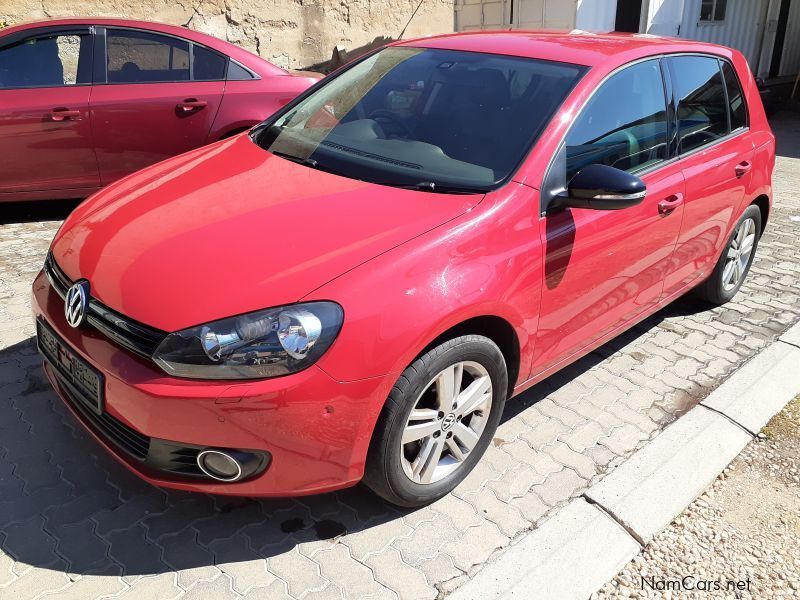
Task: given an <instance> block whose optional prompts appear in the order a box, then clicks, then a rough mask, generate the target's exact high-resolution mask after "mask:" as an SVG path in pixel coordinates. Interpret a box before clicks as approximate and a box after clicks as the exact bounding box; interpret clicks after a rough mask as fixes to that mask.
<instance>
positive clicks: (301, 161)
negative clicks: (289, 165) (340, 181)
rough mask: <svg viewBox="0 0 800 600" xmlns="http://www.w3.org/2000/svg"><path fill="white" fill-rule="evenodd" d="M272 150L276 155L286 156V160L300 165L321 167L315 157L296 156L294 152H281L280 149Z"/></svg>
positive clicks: (314, 167)
mask: <svg viewBox="0 0 800 600" xmlns="http://www.w3.org/2000/svg"><path fill="white" fill-rule="evenodd" d="M270 152H271V153H272V154H274V155H275V156H280V157H281V158H285V159H286V160H290V161H292V162H295V163H297V164H298V165H305V166H307V167H311V168H312V169H317V168H319V163H318V162H317V161H315V160H314V159H313V158H303V157H302V156H295V155H294V154H289V153H288V152H281V151H280V150H270Z"/></svg>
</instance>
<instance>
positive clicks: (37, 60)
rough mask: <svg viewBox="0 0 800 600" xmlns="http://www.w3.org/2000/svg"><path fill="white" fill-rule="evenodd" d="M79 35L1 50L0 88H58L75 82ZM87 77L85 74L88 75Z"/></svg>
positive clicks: (25, 42)
mask: <svg viewBox="0 0 800 600" xmlns="http://www.w3.org/2000/svg"><path fill="white" fill-rule="evenodd" d="M83 39H88V37H87V36H80V35H74V34H70V35H55V36H50V37H42V38H35V39H29V40H25V41H24V42H21V43H19V44H15V45H14V46H10V47H8V48H3V49H2V50H0V88H10V87H59V86H64V85H75V84H76V83H84V81H79V79H78V62H79V58H80V54H81V41H82V40H83ZM87 75H88V73H87Z"/></svg>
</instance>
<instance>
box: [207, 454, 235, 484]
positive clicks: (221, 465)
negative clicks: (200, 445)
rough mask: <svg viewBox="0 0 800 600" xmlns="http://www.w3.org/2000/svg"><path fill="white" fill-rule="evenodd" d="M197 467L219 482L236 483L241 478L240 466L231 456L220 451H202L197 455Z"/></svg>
mask: <svg viewBox="0 0 800 600" xmlns="http://www.w3.org/2000/svg"><path fill="white" fill-rule="evenodd" d="M197 466H198V467H200V469H201V470H202V471H203V473H205V474H206V475H208V476H209V477H213V478H214V479H217V480H219V481H236V480H237V479H240V478H241V477H242V465H241V464H240V463H239V461H237V460H236V459H235V458H234V457H233V456H231V455H230V454H228V453H227V452H222V451H220V450H203V451H202V452H200V453H199V454H198V455H197Z"/></svg>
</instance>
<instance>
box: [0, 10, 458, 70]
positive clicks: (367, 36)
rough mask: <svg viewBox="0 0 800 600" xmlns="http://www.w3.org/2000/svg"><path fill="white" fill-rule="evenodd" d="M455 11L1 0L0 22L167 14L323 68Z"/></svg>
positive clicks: (437, 25) (449, 18)
mask: <svg viewBox="0 0 800 600" xmlns="http://www.w3.org/2000/svg"><path fill="white" fill-rule="evenodd" d="M415 10H416V14H415V15H414V17H413V18H412V14H414V11H415ZM453 15H454V13H453V0H240V1H237V0H177V1H176V0H0V25H2V23H3V22H5V23H6V24H7V25H12V24H14V23H18V22H20V21H29V20H32V19H43V18H47V17H63V16H107V17H128V18H133V19H145V20H151V21H162V22H165V23H172V24H175V25H185V26H187V27H190V28H192V29H197V30H199V31H203V32H205V33H209V34H211V35H214V36H217V37H219V38H222V39H226V40H228V41H230V42H233V43H235V44H238V45H240V46H242V47H244V48H246V49H248V50H250V51H252V52H255V53H256V54H260V55H261V56H262V57H264V58H266V59H267V60H269V61H272V62H273V63H275V64H277V65H278V66H281V67H284V68H290V69H316V70H323V71H324V70H325V69H326V68H328V67H329V66H330V61H331V59H332V57H334V63H335V62H338V60H340V57H341V54H342V50H344V51H345V52H346V54H347V56H349V57H351V58H352V57H353V56H355V55H357V54H359V53H360V52H363V51H364V50H366V49H369V48H371V47H373V46H375V45H379V44H382V43H386V42H388V41H390V40H394V39H397V38H398V37H400V35H401V33H402V32H403V31H405V33H402V35H403V37H404V38H410V37H417V36H421V35H427V34H431V33H443V32H449V31H453V21H454V19H453ZM337 47H338V48H339V50H338V51H337ZM336 57H339V58H336Z"/></svg>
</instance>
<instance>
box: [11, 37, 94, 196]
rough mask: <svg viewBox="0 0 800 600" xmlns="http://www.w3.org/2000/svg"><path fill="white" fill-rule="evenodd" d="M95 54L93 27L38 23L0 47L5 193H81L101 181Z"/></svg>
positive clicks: (78, 194)
mask: <svg viewBox="0 0 800 600" xmlns="http://www.w3.org/2000/svg"><path fill="white" fill-rule="evenodd" d="M91 61H92V40H91V35H90V34H89V30H88V28H87V29H72V30H68V31H67V30H64V31H53V30H52V29H48V30H47V31H39V32H38V33H37V32H36V31H34V32H32V33H31V34H30V35H28V36H27V37H25V38H24V39H22V40H15V41H12V42H11V43H10V44H8V45H5V46H3V47H2V48H0V195H1V194H4V193H13V194H19V193H25V192H41V191H51V190H52V191H54V192H58V195H61V196H63V194H64V192H65V191H68V190H75V194H76V196H81V195H84V192H83V191H81V190H85V189H91V188H95V187H97V186H99V185H100V180H99V176H98V172H97V161H96V159H95V155H94V149H93V141H92V123H91V116H90V113H89V96H90V93H91V89H92V86H91ZM0 199H2V198H1V197H0Z"/></svg>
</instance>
